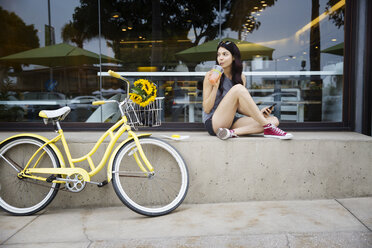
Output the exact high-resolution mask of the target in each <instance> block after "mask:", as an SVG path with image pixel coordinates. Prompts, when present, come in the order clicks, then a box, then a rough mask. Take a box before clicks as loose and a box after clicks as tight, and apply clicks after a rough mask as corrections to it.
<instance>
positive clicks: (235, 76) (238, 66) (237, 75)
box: [216, 41, 243, 90]
mask: <svg viewBox="0 0 372 248" xmlns="http://www.w3.org/2000/svg"><path fill="white" fill-rule="evenodd" d="M220 47H223V48H225V49H226V50H228V51H229V52H230V53H231V55H232V56H233V58H234V60H233V62H232V66H231V74H232V83H233V85H235V84H241V85H243V80H242V71H243V65H242V60H241V58H240V51H239V48H238V47H237V46H236V45H235V43H234V42H232V41H221V42H220V43H219V44H218V46H217V51H218V49H219V48H220ZM216 64H217V65H218V60H217V57H216ZM224 79H225V74H222V77H221V82H223V80H224ZM219 90H222V84H220V86H219Z"/></svg>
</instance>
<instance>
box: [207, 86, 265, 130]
mask: <svg viewBox="0 0 372 248" xmlns="http://www.w3.org/2000/svg"><path fill="white" fill-rule="evenodd" d="M237 111H238V112H239V113H241V114H243V115H246V116H250V117H251V118H252V119H253V120H255V121H256V122H257V123H258V125H260V126H261V127H262V126H264V125H266V124H268V123H269V121H268V120H267V119H266V118H265V117H264V115H263V114H262V112H261V111H260V110H259V109H258V107H257V105H256V103H255V102H254V101H253V99H252V97H251V95H250V94H249V92H248V90H247V89H246V88H245V87H244V86H243V85H241V84H237V85H234V86H233V87H232V88H231V89H230V90H229V92H227V94H226V95H225V97H224V98H223V99H222V101H221V102H220V104H219V105H218V107H217V109H216V111H215V112H214V114H213V119H212V123H213V129H214V131H215V132H217V129H218V128H220V127H223V128H230V127H231V124H232V121H233V119H234V116H235V113H236V112H237Z"/></svg>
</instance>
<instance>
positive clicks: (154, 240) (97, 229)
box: [0, 197, 372, 248]
mask: <svg viewBox="0 0 372 248" xmlns="http://www.w3.org/2000/svg"><path fill="white" fill-rule="evenodd" d="M0 247H22V248H29V247H57V248H58V247H70V248H75V247H89V248H91V247H270V248H272V247H287V248H289V247H290V248H297V247H298V248H300V247H301V248H303V247H327V248H331V247H345V248H346V247H347V248H357V247H363V248H364V247H365V248H367V247H368V248H370V247H372V197H366V198H349V199H337V200H336V199H335V200H304V201H260V202H241V203H218V204H183V205H181V207H180V208H179V209H177V210H176V211H175V212H173V213H171V214H169V215H166V216H162V217H157V218H148V217H143V216H141V215H138V214H136V213H134V212H132V211H130V210H129V209H128V208H126V207H125V206H123V207H110V208H89V209H88V208H85V209H51V208H47V209H46V210H44V211H43V212H42V213H40V214H38V215H33V216H27V217H14V216H10V215H8V214H6V213H4V212H1V213H0Z"/></svg>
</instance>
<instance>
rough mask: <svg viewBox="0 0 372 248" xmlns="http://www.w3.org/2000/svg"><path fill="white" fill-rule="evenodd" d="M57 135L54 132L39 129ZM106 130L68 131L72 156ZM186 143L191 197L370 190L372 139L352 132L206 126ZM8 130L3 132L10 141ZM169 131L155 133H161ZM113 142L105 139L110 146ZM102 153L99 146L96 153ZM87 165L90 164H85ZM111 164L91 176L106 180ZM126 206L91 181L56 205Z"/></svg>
mask: <svg viewBox="0 0 372 248" xmlns="http://www.w3.org/2000/svg"><path fill="white" fill-rule="evenodd" d="M39 134H41V135H43V136H46V137H52V135H53V133H39ZM101 134H102V133H101V132H80V133H79V132H68V133H66V136H67V139H68V140H69V141H70V143H69V144H70V149H71V153H72V155H73V157H78V156H81V155H83V154H84V153H87V152H88V151H89V150H90V149H91V148H92V147H93V145H94V142H95V140H96V139H98V138H99V136H100V135H101ZM179 134H181V135H190V138H189V139H186V140H183V141H172V140H169V143H171V144H172V145H173V146H175V147H176V148H177V149H178V150H179V151H180V152H181V154H182V156H183V157H184V159H185V161H186V163H187V165H188V168H189V173H190V188H189V193H188V195H187V197H186V200H185V202H188V203H216V202H238V201H250V200H291V199H330V198H347V197H361V196H371V195H372V153H371V151H372V138H371V137H368V136H364V135H361V134H358V133H353V132H295V133H293V134H294V135H295V137H294V139H293V140H290V141H281V140H275V139H267V138H263V137H262V136H259V135H257V136H249V137H241V138H236V139H230V140H227V141H221V140H219V139H218V138H216V137H211V136H209V135H208V134H206V133H205V132H189V133H186V132H180V133H179ZM9 135H11V134H10V133H0V138H1V139H4V138H5V137H8V136H9ZM162 135H171V133H166V132H155V133H154V136H155V137H162ZM106 145H107V143H105V144H104V147H106ZM103 153H104V150H103V149H100V150H98V152H97V154H96V156H94V157H93V159H95V161H97V162H96V164H98V157H99V156H102V155H103ZM81 166H83V167H85V168H88V167H87V166H86V165H84V164H81ZM105 178H106V169H104V170H103V171H101V172H100V173H99V174H98V175H97V176H96V177H94V178H93V179H92V180H93V181H103V180H105ZM113 205H121V202H120V201H119V200H118V198H117V196H116V194H115V192H114V190H113V188H112V185H111V184H108V185H106V186H105V187H103V188H98V187H97V186H95V185H91V184H88V185H87V186H86V188H85V189H84V190H83V191H82V192H80V193H70V192H64V191H61V192H59V193H58V195H57V197H56V199H55V200H54V201H53V203H52V204H51V206H54V207H78V206H113Z"/></svg>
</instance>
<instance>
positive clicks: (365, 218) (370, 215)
mask: <svg viewBox="0 0 372 248" xmlns="http://www.w3.org/2000/svg"><path fill="white" fill-rule="evenodd" d="M338 201H339V202H340V203H341V204H342V205H343V206H344V207H345V208H347V209H348V210H349V211H350V212H351V213H353V214H354V215H355V217H357V218H358V219H359V220H360V221H361V222H363V224H365V225H366V226H367V227H368V228H369V230H372V197H361V198H349V199H339V200H338ZM371 247H372V245H371Z"/></svg>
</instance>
